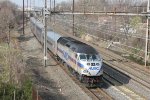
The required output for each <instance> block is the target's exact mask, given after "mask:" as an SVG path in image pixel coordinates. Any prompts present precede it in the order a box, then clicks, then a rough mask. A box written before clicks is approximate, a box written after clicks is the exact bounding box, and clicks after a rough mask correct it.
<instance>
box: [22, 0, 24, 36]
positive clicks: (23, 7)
mask: <svg viewBox="0 0 150 100" xmlns="http://www.w3.org/2000/svg"><path fill="white" fill-rule="evenodd" d="M22 16H23V23H22V24H23V29H22V31H23V35H24V0H23V14H22Z"/></svg>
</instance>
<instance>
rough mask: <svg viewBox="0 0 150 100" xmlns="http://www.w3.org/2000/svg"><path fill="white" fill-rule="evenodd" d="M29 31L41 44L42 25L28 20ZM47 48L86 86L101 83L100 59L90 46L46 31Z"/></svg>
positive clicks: (31, 19) (42, 36)
mask: <svg viewBox="0 0 150 100" xmlns="http://www.w3.org/2000/svg"><path fill="white" fill-rule="evenodd" d="M30 25H31V31H32V32H33V34H34V35H35V36H36V38H37V39H38V40H39V42H41V44H43V41H44V34H43V28H44V25H43V24H42V23H41V22H40V21H37V20H36V19H35V18H33V17H32V18H30ZM47 48H48V49H49V50H50V51H51V52H52V53H53V54H54V55H55V56H56V57H57V58H58V59H59V60H61V61H62V62H65V63H66V64H67V66H68V68H70V69H72V71H73V72H74V73H75V76H77V77H78V79H79V80H80V81H81V82H83V83H86V84H89V85H93V84H99V83H101V82H102V78H103V65H102V62H103V61H102V57H101V56H100V55H99V53H98V52H97V51H96V50H95V49H94V48H93V47H91V46H90V45H87V44H86V43H83V42H80V41H78V40H76V39H74V38H71V37H67V36H63V35H61V34H59V33H56V32H53V31H52V30H48V31H47Z"/></svg>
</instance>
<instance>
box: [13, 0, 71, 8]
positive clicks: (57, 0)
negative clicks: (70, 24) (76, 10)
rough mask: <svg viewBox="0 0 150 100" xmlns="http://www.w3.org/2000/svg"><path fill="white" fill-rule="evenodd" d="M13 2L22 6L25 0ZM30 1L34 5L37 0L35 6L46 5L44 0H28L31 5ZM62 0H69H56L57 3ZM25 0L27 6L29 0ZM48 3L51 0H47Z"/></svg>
mask: <svg viewBox="0 0 150 100" xmlns="http://www.w3.org/2000/svg"><path fill="white" fill-rule="evenodd" d="M10 1H12V2H14V3H15V4H17V5H19V6H22V4H23V0H10ZM30 1H31V5H34V2H35V6H40V7H42V6H44V0H28V4H29V5H30ZM51 1H54V0H51ZM62 1H69V0H55V2H56V3H59V2H62ZM24 2H25V6H26V5H27V0H24ZM47 3H48V5H49V4H50V0H47Z"/></svg>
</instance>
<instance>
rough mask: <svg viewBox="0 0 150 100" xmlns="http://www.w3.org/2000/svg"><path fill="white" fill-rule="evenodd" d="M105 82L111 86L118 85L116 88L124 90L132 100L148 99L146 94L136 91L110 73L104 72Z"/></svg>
mask: <svg viewBox="0 0 150 100" xmlns="http://www.w3.org/2000/svg"><path fill="white" fill-rule="evenodd" d="M103 76H104V82H105V83H106V84H108V85H109V86H116V89H118V90H119V91H121V92H123V93H124V95H126V96H128V98H129V99H132V100H134V99H135V100H137V99H139V100H146V98H145V97H144V96H142V95H141V94H138V93H135V92H134V91H133V90H131V89H130V88H127V87H126V86H125V85H123V83H122V82H120V81H118V80H117V79H116V78H114V77H113V76H111V75H109V74H108V73H106V72H104V75H103Z"/></svg>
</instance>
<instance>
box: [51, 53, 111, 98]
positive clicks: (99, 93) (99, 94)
mask: <svg viewBox="0 0 150 100" xmlns="http://www.w3.org/2000/svg"><path fill="white" fill-rule="evenodd" d="M48 53H49V55H50V56H51V57H52V58H53V59H54V60H55V61H56V63H58V64H59V66H60V67H61V68H62V69H63V70H64V71H65V72H66V73H67V74H68V75H69V77H71V79H72V80H73V81H74V82H75V83H76V84H77V85H78V86H79V87H80V88H81V89H82V90H83V91H84V92H85V93H86V94H87V95H89V96H90V97H91V98H92V100H112V97H111V96H110V95H109V94H107V93H106V92H105V91H103V90H102V89H100V88H87V87H85V86H84V84H82V83H81V82H80V81H79V80H78V79H77V78H76V77H75V76H74V75H73V74H71V73H70V71H69V70H68V68H67V67H68V66H67V64H66V63H61V62H60V61H58V60H56V58H55V56H54V55H53V54H52V52H50V51H48Z"/></svg>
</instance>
